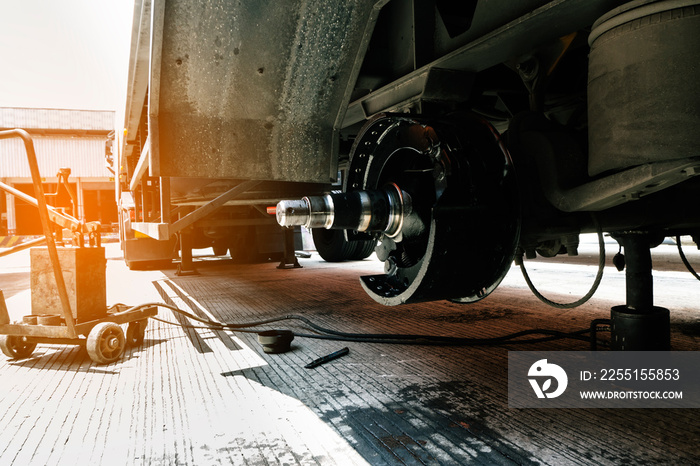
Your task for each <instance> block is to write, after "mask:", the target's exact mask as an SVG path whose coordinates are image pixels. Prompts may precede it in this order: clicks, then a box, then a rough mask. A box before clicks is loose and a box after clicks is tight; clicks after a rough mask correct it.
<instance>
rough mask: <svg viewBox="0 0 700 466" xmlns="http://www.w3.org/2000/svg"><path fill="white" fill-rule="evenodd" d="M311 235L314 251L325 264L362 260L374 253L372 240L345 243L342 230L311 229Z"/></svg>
mask: <svg viewBox="0 0 700 466" xmlns="http://www.w3.org/2000/svg"><path fill="white" fill-rule="evenodd" d="M311 235H312V236H313V238H314V245H315V246H316V251H318V253H319V255H320V256H321V257H322V258H323V260H325V261H326V262H343V261H347V260H362V259H364V258H366V257H369V255H370V254H372V252H373V251H374V243H375V241H374V240H368V241H347V240H346V239H345V234H344V232H343V230H326V229H325V228H313V229H312V230H311ZM370 245H371V246H372V247H371V248H370Z"/></svg>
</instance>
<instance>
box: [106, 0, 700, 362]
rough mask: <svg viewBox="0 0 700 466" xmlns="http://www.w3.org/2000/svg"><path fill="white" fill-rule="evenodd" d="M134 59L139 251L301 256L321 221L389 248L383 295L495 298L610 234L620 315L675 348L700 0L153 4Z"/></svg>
mask: <svg viewBox="0 0 700 466" xmlns="http://www.w3.org/2000/svg"><path fill="white" fill-rule="evenodd" d="M130 60H131V61H130V71H129V89H128V99H127V107H126V118H125V137H124V144H123V148H122V151H121V154H120V157H119V161H118V167H116V168H117V170H118V173H119V177H118V181H117V183H118V187H119V193H120V197H119V202H120V216H121V217H120V224H121V226H122V228H121V239H122V245H123V249H124V256H125V259H126V261H127V263H129V264H131V265H138V264H152V263H155V264H160V263H162V262H163V261H165V262H170V261H171V259H172V257H173V256H174V255H175V253H176V252H177V250H181V251H182V257H183V264H185V263H186V262H187V260H186V259H187V258H188V255H189V254H190V253H189V252H188V251H190V250H191V248H192V247H207V246H212V247H213V248H214V251H215V252H216V253H217V254H220V253H226V252H227V251H228V252H229V253H230V255H231V257H232V258H233V259H236V260H241V261H247V260H252V259H254V258H255V257H258V258H259V257H268V256H270V255H271V254H278V255H282V254H283V252H284V251H285V250H286V251H287V253H286V257H287V261H286V262H289V261H290V260H289V256H290V250H291V254H292V255H293V249H294V247H293V244H292V240H290V238H291V235H292V233H290V232H293V231H294V228H295V227H298V226H302V225H303V226H305V227H307V228H309V229H311V230H312V231H313V233H314V240H315V242H316V247H317V248H318V249H319V252H321V255H322V256H323V257H325V258H327V259H328V260H336V261H343V260H353V259H361V258H363V257H367V256H368V255H369V254H371V253H372V252H375V253H376V255H377V257H378V258H379V259H380V260H381V261H383V262H384V265H385V267H384V273H383V274H379V275H373V276H367V277H363V278H362V279H361V284H362V287H363V288H364V289H365V291H366V292H367V293H368V294H369V295H370V296H371V297H372V298H374V299H375V300H376V301H378V302H380V303H383V304H386V305H398V304H403V303H412V302H422V301H430V300H445V299H446V300H451V301H454V302H460V303H472V302H475V301H478V300H480V299H483V298H484V297H486V296H488V295H489V293H491V292H492V291H493V290H494V289H495V288H496V287H497V286H498V284H499V283H500V282H501V280H502V278H503V277H504V275H505V274H506V272H507V271H508V270H509V268H510V266H511V264H512V263H513V261H515V262H516V263H517V264H524V262H525V261H526V259H532V258H535V257H537V256H543V257H553V256H556V255H560V254H568V255H576V254H577V247H578V243H579V236H580V235H581V234H582V233H597V234H598V235H599V238H600V244H601V253H603V251H604V246H603V240H602V236H603V235H604V234H609V235H611V236H612V237H613V238H615V239H616V240H617V241H618V242H619V243H620V245H621V247H622V248H624V258H625V263H624V264H622V260H621V259H619V258H618V259H617V262H616V263H617V264H621V265H622V266H623V267H626V269H627V302H626V304H625V305H624V306H618V307H616V308H613V311H612V318H613V320H615V319H618V323H619V322H624V323H625V324H624V325H629V326H630V327H634V328H635V330H634V332H637V333H639V334H640V335H646V334H645V333H644V332H646V330H644V329H648V328H657V329H658V328H660V329H661V330H659V331H658V332H656V333H654V334H653V336H651V337H647V336H642V337H640V338H641V339H643V340H647V341H659V342H660V345H661V347H664V345H666V346H667V342H666V340H667V337H666V336H665V335H666V334H667V330H664V329H667V327H668V310H667V309H664V308H661V307H658V306H655V305H654V303H653V291H652V277H651V268H652V266H651V259H650V248H652V247H654V246H656V245H658V244H660V243H661V242H662V241H663V240H664V238H666V237H669V236H671V237H679V236H681V235H690V236H691V237H692V238H693V240H694V241H695V242H696V244H697V241H698V238H700V209H698V207H697V199H698V194H699V193H700V178H698V177H697V176H696V175H698V173H700V152H699V151H698V147H700V131H698V128H700V86H698V84H697V83H698V82H700V1H697V0H661V1H649V0H635V1H624V0H622V1H621V0H523V1H517V2H513V1H506V0H465V1H459V2H458V1H451V0H324V1H320V0H286V1H261V0H248V1H246V0H236V1H233V0H199V1H195V0H167V1H165V0H137V1H136V2H135V9H134V20H133V34H132V45H131V59H130ZM275 205H276V207H275V208H272V209H270V207H271V206H275ZM270 212H272V213H275V214H276V216H273V215H270ZM275 220H276V221H275ZM283 262H285V260H284V259H283ZM601 270H602V266H601ZM639 321H643V322H644V323H643V324H637V323H636V322H639ZM620 325H623V324H620ZM624 325H623V326H624ZM626 349H629V348H626Z"/></svg>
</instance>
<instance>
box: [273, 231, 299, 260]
mask: <svg viewBox="0 0 700 466" xmlns="http://www.w3.org/2000/svg"><path fill="white" fill-rule="evenodd" d="M283 231H284V255H283V256H282V261H280V265H278V266H277V268H278V269H300V268H302V267H301V265H299V261H298V260H297V255H296V250H295V248H294V228H283Z"/></svg>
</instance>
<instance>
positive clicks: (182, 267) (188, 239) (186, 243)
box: [177, 230, 197, 276]
mask: <svg viewBox="0 0 700 466" xmlns="http://www.w3.org/2000/svg"><path fill="white" fill-rule="evenodd" d="M179 235H180V257H181V258H182V260H181V261H180V264H178V266H177V275H179V276H183V275H196V274H197V271H196V270H195V268H194V263H193V262H192V234H191V233H190V232H189V231H185V230H183V231H181V232H180V233H179Z"/></svg>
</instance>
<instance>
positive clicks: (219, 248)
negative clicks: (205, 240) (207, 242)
mask: <svg viewBox="0 0 700 466" xmlns="http://www.w3.org/2000/svg"><path fill="white" fill-rule="evenodd" d="M211 248H212V249H213V250H214V255H215V256H225V255H226V253H227V252H228V247H226V245H225V244H215V245H214V246H212V247H211Z"/></svg>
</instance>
